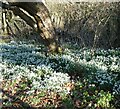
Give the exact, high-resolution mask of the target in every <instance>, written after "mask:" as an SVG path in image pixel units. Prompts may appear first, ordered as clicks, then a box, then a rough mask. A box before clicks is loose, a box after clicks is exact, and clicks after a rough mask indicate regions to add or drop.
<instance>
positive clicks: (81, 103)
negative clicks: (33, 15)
mask: <svg viewBox="0 0 120 109" xmlns="http://www.w3.org/2000/svg"><path fill="white" fill-rule="evenodd" d="M43 47H44V46H42V45H41V46H40V45H39V46H38V45H37V44H36V45H35V44H30V43H28V42H20V43H16V42H11V43H2V44H0V48H1V50H0V56H1V59H2V60H1V63H0V72H1V77H3V80H4V81H3V83H2V84H3V86H4V87H3V90H8V91H9V92H8V93H9V94H10V95H12V96H15V98H16V99H15V98H14V97H13V98H12V99H11V97H8V96H7V95H6V93H4V95H3V99H6V100H4V101H3V106H8V105H9V106H11V105H13V104H14V102H15V103H16V102H17V100H19V99H20V100H21V101H23V102H25V103H27V104H30V105H31V106H38V107H46V108H57V107H62V108H66V109H74V108H88V107H89V108H91V109H94V108H102V109H104V108H108V109H109V108H110V107H112V108H113V109H115V108H116V107H117V106H119V105H118V104H117V106H115V103H117V102H118V100H119V94H120V85H119V81H120V79H119V73H120V69H119V59H120V57H119V54H120V52H119V49H115V50H113V49H111V50H110V49H109V50H103V49H97V50H96V51H94V54H93V53H92V52H91V49H88V48H82V49H80V48H79V47H76V48H74V49H72V48H71V47H69V48H66V49H65V51H64V53H63V54H47V53H45V52H44V51H43ZM116 97H117V99H116ZM27 104H24V106H25V107H26V106H28V105H27ZM24 106H23V107H24ZM116 109H117V108H116Z"/></svg>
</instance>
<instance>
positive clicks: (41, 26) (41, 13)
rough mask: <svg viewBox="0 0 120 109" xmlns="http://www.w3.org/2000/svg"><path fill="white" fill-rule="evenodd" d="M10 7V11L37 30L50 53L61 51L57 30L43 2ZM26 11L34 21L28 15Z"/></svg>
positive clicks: (18, 3) (14, 4)
mask: <svg viewBox="0 0 120 109" xmlns="http://www.w3.org/2000/svg"><path fill="white" fill-rule="evenodd" d="M9 5H10V6H9V9H11V10H12V11H13V13H14V14H16V15H18V16H19V17H21V18H22V19H23V20H25V21H26V23H27V24H28V25H30V26H31V27H33V28H35V29H36V30H37V32H38V33H39V34H40V36H41V37H42V39H43V42H44V44H45V45H46V46H47V47H48V49H49V51H52V52H60V51H61V47H60V46H59V44H58V41H57V37H56V33H55V29H54V27H53V25H52V22H51V19H50V16H49V11H48V9H47V8H46V6H45V5H44V4H43V3H42V2H9ZM25 11H26V12H28V14H29V15H30V16H32V17H33V18H34V19H32V18H31V17H30V16H29V15H28V14H26V13H25Z"/></svg>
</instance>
